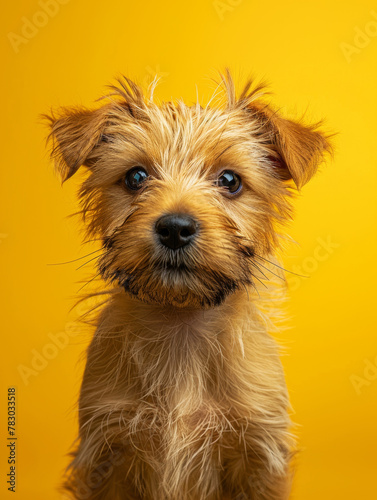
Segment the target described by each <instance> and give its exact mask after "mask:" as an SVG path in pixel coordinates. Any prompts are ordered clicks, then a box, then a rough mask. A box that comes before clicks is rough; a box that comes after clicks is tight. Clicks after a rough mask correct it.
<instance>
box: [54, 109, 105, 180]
mask: <svg viewBox="0 0 377 500" xmlns="http://www.w3.org/2000/svg"><path fill="white" fill-rule="evenodd" d="M106 108H107V106H103V107H102V108H99V109H95V110H89V109H86V108H63V109H62V110H61V111H60V112H59V114H58V116H55V115H54V114H53V113H52V114H51V115H44V118H46V119H47V120H48V122H49V127H50V134H49V136H48V140H51V141H52V150H51V158H53V159H54V161H55V167H56V170H57V172H58V173H59V175H60V177H61V179H62V182H65V181H66V180H67V179H69V178H70V177H71V176H72V175H73V174H74V173H75V172H76V171H77V170H78V169H79V167H80V166H81V165H88V158H89V156H90V154H91V153H92V151H93V149H94V148H95V147H96V145H97V144H99V142H100V141H101V140H105V139H104V138H103V137H102V131H103V129H104V127H105V125H106V119H107V112H106V111H107V109H106Z"/></svg>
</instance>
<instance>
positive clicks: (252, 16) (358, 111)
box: [0, 0, 377, 500]
mask: <svg viewBox="0 0 377 500" xmlns="http://www.w3.org/2000/svg"><path fill="white" fill-rule="evenodd" d="M40 11H41V5H40V4H39V3H38V1H37V0H20V1H18V2H7V3H6V4H4V6H3V7H2V15H1V21H0V22H1V45H2V75H3V76H2V82H1V87H2V88H1V119H0V123H1V127H2V132H1V138H2V147H1V156H2V158H1V160H2V161H1V181H0V182H1V196H0V214H1V220H0V260H1V266H2V270H1V307H2V314H1V331H2V350H1V362H0V368H1V391H0V416H1V420H0V431H1V445H0V468H1V472H2V474H1V476H0V498H1V499H3V498H4V499H6V498H8V497H9V498H19V499H25V500H50V499H51V500H54V499H61V498H62V496H61V494H59V493H58V492H57V491H56V485H57V484H58V483H59V478H60V474H61V471H62V469H63V468H64V466H65V465H66V464H67V461H68V459H67V457H66V455H65V454H66V452H67V451H68V449H69V446H70V444H71V443H72V441H73V439H74V437H75V435H76V421H75V418H76V414H75V409H74V403H75V399H76V396H77V393H78V388H79V381H80V373H81V369H82V365H80V364H78V359H79V357H80V353H81V352H82V351H83V349H84V347H85V343H86V341H87V337H85V336H80V335H72V334H71V336H70V337H69V338H70V342H69V345H68V346H66V347H64V348H61V349H58V352H57V353H56V352H55V355H54V352H53V351H52V354H51V351H50V357H51V359H50V360H48V361H47V362H46V366H44V367H43V368H41V365H39V368H40V370H37V371H36V373H34V374H33V375H30V374H29V376H28V377H27V378H26V379H25V376H24V378H22V377H21V374H20V371H22V370H23V369H24V367H28V368H29V369H30V368H31V367H32V362H33V356H35V353H36V352H38V353H41V352H43V349H44V348H46V345H48V344H50V343H51V340H50V338H51V337H49V334H54V335H56V334H58V333H59V332H63V331H65V330H66V329H68V328H69V327H70V326H72V325H70V322H72V321H74V320H75V317H76V316H75V315H76V314H77V313H71V314H68V311H69V308H70V307H71V306H72V305H73V302H74V296H75V295H76V293H77V291H78V289H79V287H80V286H81V285H80V284H79V283H78V282H79V281H80V280H83V279H85V278H86V277H87V276H89V275H90V272H91V271H93V268H91V267H90V265H88V266H86V267H84V268H82V269H79V270H78V271H76V267H78V265H79V264H80V262H85V260H83V261H78V262H76V263H71V264H66V265H61V266H49V265H48V264H51V263H58V262H63V261H66V260H71V259H75V258H78V257H81V256H83V255H85V254H86V253H88V252H89V251H92V250H93V247H90V246H86V247H81V246H80V237H81V235H80V230H79V227H80V225H79V223H78V221H77V220H76V219H74V218H67V217H66V216H67V215H68V214H70V213H72V212H74V211H75V210H76V209H77V206H76V202H75V191H76V188H77V186H78V179H72V180H71V181H69V182H68V183H67V184H66V185H65V186H64V189H61V187H60V185H59V182H58V180H57V179H56V178H54V175H53V171H52V167H51V164H50V163H49V159H48V155H47V153H46V152H45V146H44V139H45V133H46V131H45V129H44V128H43V126H42V125H41V124H40V122H39V119H38V115H39V114H40V113H43V112H48V111H49V108H50V106H53V107H56V106H58V105H70V104H80V103H82V104H85V105H91V104H92V103H93V101H94V100H95V99H96V98H97V97H99V96H100V95H101V93H102V92H103V91H104V86H105V85H106V84H108V83H111V82H112V81H113V78H114V77H115V76H116V75H118V74H120V73H123V74H126V75H128V76H130V77H134V78H136V79H137V80H139V81H141V82H144V83H145V82H148V81H150V80H151V78H152V77H153V76H154V74H155V73H159V74H162V76H163V82H162V84H161V85H160V86H159V88H158V91H157V94H158V97H159V98H161V99H170V98H171V97H172V96H174V97H180V96H183V97H184V98H185V99H186V100H187V101H193V100H195V98H196V88H195V84H196V83H197V84H198V89H199V95H200V97H201V98H203V100H205V99H206V97H208V95H209V93H210V90H211V89H213V87H211V85H212V84H211V82H210V80H209V78H208V77H212V76H214V74H215V70H217V69H222V68H224V67H225V66H226V65H229V66H230V67H231V69H233V71H234V73H235V75H236V76H237V77H238V75H244V76H247V75H248V74H250V73H251V74H254V75H255V76H256V77H257V78H266V79H267V80H268V81H269V82H270V83H271V88H272V90H273V92H274V94H275V98H274V102H275V103H276V105H277V106H279V107H281V108H282V109H283V110H284V111H285V112H286V113H287V114H288V115H290V116H297V115H298V114H300V113H302V112H303V111H305V110H306V109H307V108H308V110H309V111H308V115H307V116H308V118H312V119H313V120H317V119H320V118H322V117H325V118H326V121H327V126H328V129H329V130H332V131H337V132H338V133H339V135H338V137H337V138H336V155H335V160H334V161H333V162H329V163H328V165H327V166H324V167H323V168H322V172H321V174H320V175H318V176H317V177H316V178H315V179H314V180H313V181H312V182H311V183H310V184H309V185H308V186H306V187H305V188H304V190H303V193H302V195H301V196H300V197H299V198H298V200H297V201H296V202H295V205H296V209H297V217H296V219H295V222H294V223H293V224H292V225H291V227H290V230H289V233H290V234H291V235H292V237H293V238H294V239H295V240H296V241H297V242H299V244H300V245H299V246H293V245H292V246H290V247H289V248H288V249H287V253H286V256H285V265H286V267H287V268H288V269H291V270H296V271H298V272H299V273H300V270H301V274H306V275H308V276H309V278H308V279H299V280H291V285H292V291H291V293H290V300H289V305H288V312H289V325H290V329H289V330H288V331H285V332H284V333H283V334H282V335H280V338H281V340H282V341H283V343H284V345H286V346H287V347H288V355H287V356H285V357H284V359H283V361H284V366H285V370H286V376H287V382H288V387H289V390H290V394H291V399H292V404H293V407H294V410H295V413H294V415H293V418H294V421H295V422H296V423H297V424H299V427H298V429H297V432H298V434H299V437H300V447H301V452H300V454H299V456H298V460H297V462H298V469H297V473H296V477H295V482H294V488H293V493H292V498H293V499H297V500H318V499H319V498H320V499H322V500H333V499H342V500H346V499H352V500H355V499H357V500H369V499H376V498H377V483H376V461H377V460H376V454H377V437H376V436H377V432H376V422H377V414H376V413H377V412H376V409H377V368H376V364H377V345H376V331H377V329H376V321H375V315H376V307H375V300H376V294H375V288H376V286H375V279H376V277H377V276H376V266H375V257H376V224H375V223H376V203H377V201H376V200H377V196H376V180H377V148H376V140H377V113H376V111H377V109H376V104H377V92H376V88H377V36H376V35H377V13H376V12H377V5H376V3H375V2H372V1H365V0H358V1H357V2H355V1H349V0H348V1H346V2H335V1H328V0H326V1H325V0H316V1H307V2H299V1H296V2H292V1H288V0H286V1H284V2H282V1H280V0H270V1H269V2H261V1H251V0H224V1H223V2H217V3H216V2H213V1H212V0H191V1H189V2H179V1H160V2H155V1H140V2H137V1H132V2H131V1H129V0H122V1H121V0H117V1H111V0H110V1H108V2H98V1H90V0H70V1H67V0H66V1H65V4H64V5H63V4H61V5H60V4H59V12H57V13H56V15H54V16H51V15H50V17H49V19H48V20H47V22H46V24H45V26H41V27H39V28H37V32H36V33H34V34H33V35H34V36H33V37H32V38H30V39H29V40H26V42H27V43H23V44H21V45H19V46H18V47H15V42H14V41H13V45H12V43H11V41H10V38H9V37H10V36H11V37H12V36H13V35H11V34H12V33H13V34H16V35H18V36H20V35H21V34H22V29H23V26H24V24H25V22H26V21H25V19H26V20H28V21H31V22H33V19H34V18H35V15H36V13H38V12H40ZM36 22H39V24H43V22H44V18H43V16H42V17H40V16H39V17H38V15H37V17H36ZM365 30H367V31H368V32H369V35H367V37H365V36H364V37H363V36H362V35H361V34H360V33H361V32H363V33H365ZM29 36H30V31H29ZM347 44H348V45H347ZM352 47H353V48H352ZM15 48H16V49H17V48H18V49H19V50H18V52H17V51H16V50H15ZM329 239H330V240H331V242H332V246H331V247H330V248H327V249H326V248H323V241H328V240H329ZM321 245H322V247H321ZM34 363H35V361H34ZM368 363H369V370H366V366H367V364H368ZM373 367H375V369H373ZM25 380H26V382H25ZM8 386H16V387H17V391H18V392H17V394H18V413H17V434H18V450H17V451H18V463H17V474H18V475H17V478H18V484H17V493H16V494H15V495H14V494H11V493H9V492H8V491H7V489H6V488H7V486H6V483H5V472H6V471H7V466H6V459H7V453H6V420H5V417H6V391H7V387H8ZM12 495H13V496H12Z"/></svg>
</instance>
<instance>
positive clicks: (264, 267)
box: [252, 262, 285, 281]
mask: <svg viewBox="0 0 377 500" xmlns="http://www.w3.org/2000/svg"><path fill="white" fill-rule="evenodd" d="M252 265H253V266H256V263H255V262H252ZM258 265H259V266H262V267H263V269H266V270H267V271H268V272H269V273H271V274H273V275H274V276H276V277H277V278H279V279H281V280H282V281H285V279H284V278H283V277H282V276H279V275H278V274H276V273H274V272H273V271H271V269H269V268H268V267H267V266H264V265H263V264H261V263H260V262H259V263H258ZM258 269H259V268H258ZM259 271H260V269H259ZM260 272H262V271H260ZM262 274H263V273H262ZM263 276H264V274H263Z"/></svg>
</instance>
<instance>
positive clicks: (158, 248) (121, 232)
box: [50, 75, 329, 307]
mask: <svg viewBox="0 0 377 500" xmlns="http://www.w3.org/2000/svg"><path fill="white" fill-rule="evenodd" d="M223 83H224V85H225V88H226V94H227V96H228V100H227V104H226V106H224V107H221V108H212V107H209V106H207V107H206V108H201V107H200V106H199V105H196V106H192V107H188V106H186V105H185V104H183V103H181V102H179V103H177V104H176V105H174V104H172V103H163V104H162V105H160V106H157V105H156V104H154V103H153V102H152V100H151V99H146V98H145V97H144V96H143V94H142V91H141V90H140V89H139V87H137V86H136V85H135V84H133V82H131V81H129V80H125V81H124V82H120V87H119V88H114V94H113V95H115V94H116V97H115V98H113V99H112V100H111V101H110V102H108V103H107V104H105V105H104V106H102V107H101V108H99V109H96V110H94V111H90V110H85V109H66V110H63V112H62V113H61V114H60V115H59V117H57V118H56V117H54V116H53V117H51V118H50V125H51V136H52V138H53V140H54V149H53V156H54V157H55V158H56V160H57V167H58V170H59V171H60V174H61V176H62V178H63V180H66V179H67V178H69V177H70V176H71V175H73V174H74V173H75V172H76V170H77V169H78V168H79V166H81V165H85V166H86V167H87V168H88V173H89V175H88V177H87V178H86V180H85V181H84V183H83V185H82V188H81V191H80V198H81V201H82V206H83V215H84V220H85V222H86V223H87V229H88V234H90V235H93V234H95V235H96V236H97V237H98V236H99V237H100V238H101V240H102V241H103V250H104V251H103V254H102V256H101V258H100V259H99V262H98V266H99V271H100V273H101V275H102V276H103V278H104V279H106V280H109V281H111V282H114V283H115V284H116V285H120V286H122V287H124V289H125V290H126V292H128V293H129V294H131V295H132V296H134V297H136V298H138V299H140V300H143V301H147V302H157V303H159V304H169V305H173V306H177V307H185V306H190V307H211V306H215V305H218V304H220V303H221V302H222V301H223V300H224V299H225V298H226V296H227V295H229V294H230V293H232V292H234V291H236V290H238V289H241V288H244V287H245V286H246V287H247V286H249V285H251V286H252V285H253V275H255V273H256V272H257V271H258V270H260V266H262V267H263V263H264V261H263V259H265V258H268V256H269V255H271V253H272V252H273V250H274V248H275V247H276V246H277V244H278V241H277V234H276V224H277V223H281V222H283V221H284V220H285V219H287V218H289V216H290V206H289V203H288V196H289V189H290V181H291V180H292V179H293V181H294V183H295V184H296V185H297V187H301V186H302V185H303V184H304V183H306V182H307V181H308V180H309V179H310V178H311V176H312V175H313V174H314V173H315V171H316V168H317V165H318V163H319V162H320V160H321V158H322V155H323V153H324V151H326V150H329V144H328V142H327V140H326V138H325V137H324V136H323V134H321V133H320V132H319V131H318V130H315V128H314V127H305V126H303V125H301V124H299V123H296V122H292V121H290V120H285V119H284V118H282V117H280V116H279V115H278V114H277V113H275V112H274V111H273V110H271V109H270V107H269V106H267V105H265V104H263V103H261V102H260V101H259V100H258V92H259V90H258V89H256V90H250V87H249V86H247V87H246V88H245V90H244V91H243V93H242V94H241V96H240V97H239V98H238V99H236V98H235V93H234V86H233V82H232V80H231V78H230V76H229V75H227V76H226V77H224V79H223Z"/></svg>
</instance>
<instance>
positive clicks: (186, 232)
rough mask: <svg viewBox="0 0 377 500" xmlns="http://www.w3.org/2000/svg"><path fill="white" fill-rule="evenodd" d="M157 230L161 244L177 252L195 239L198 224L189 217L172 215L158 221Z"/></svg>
mask: <svg viewBox="0 0 377 500" xmlns="http://www.w3.org/2000/svg"><path fill="white" fill-rule="evenodd" d="M155 228H156V233H157V234H158V238H159V240H160V242H161V243H162V244H163V245H165V246H166V247H168V248H171V249H172V250H176V249H177V248H181V247H184V246H185V245H188V244H189V243H190V242H191V241H192V240H193V239H194V238H195V234H196V230H197V223H196V222H195V220H194V219H193V218H192V217H189V216H188V215H182V214H171V215H164V216H163V217H161V218H160V219H158V221H157V222H156V226H155Z"/></svg>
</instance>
